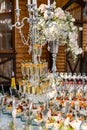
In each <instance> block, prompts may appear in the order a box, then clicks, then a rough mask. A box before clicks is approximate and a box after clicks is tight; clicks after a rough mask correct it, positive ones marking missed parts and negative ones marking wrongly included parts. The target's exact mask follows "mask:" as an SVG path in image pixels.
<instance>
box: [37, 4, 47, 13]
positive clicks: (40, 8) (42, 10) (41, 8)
mask: <svg viewBox="0 0 87 130" xmlns="http://www.w3.org/2000/svg"><path fill="white" fill-rule="evenodd" d="M46 7H47V5H46V4H41V5H40V6H39V8H38V10H39V11H41V13H44V12H45V11H46Z"/></svg>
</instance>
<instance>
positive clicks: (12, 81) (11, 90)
mask: <svg viewBox="0 0 87 130" xmlns="http://www.w3.org/2000/svg"><path fill="white" fill-rule="evenodd" d="M10 94H11V96H13V95H14V96H17V95H18V92H17V89H16V82H15V75H14V72H12V77H11V87H10Z"/></svg>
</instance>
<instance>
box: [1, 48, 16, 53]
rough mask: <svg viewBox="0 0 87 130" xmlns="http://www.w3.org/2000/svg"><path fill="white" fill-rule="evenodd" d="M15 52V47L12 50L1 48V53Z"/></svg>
mask: <svg viewBox="0 0 87 130" xmlns="http://www.w3.org/2000/svg"><path fill="white" fill-rule="evenodd" d="M13 52H14V50H13V49H11V50H0V54H1V53H13Z"/></svg>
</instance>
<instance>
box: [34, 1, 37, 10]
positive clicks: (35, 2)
mask: <svg viewBox="0 0 87 130" xmlns="http://www.w3.org/2000/svg"><path fill="white" fill-rule="evenodd" d="M33 4H35V8H36V9H37V0H33Z"/></svg>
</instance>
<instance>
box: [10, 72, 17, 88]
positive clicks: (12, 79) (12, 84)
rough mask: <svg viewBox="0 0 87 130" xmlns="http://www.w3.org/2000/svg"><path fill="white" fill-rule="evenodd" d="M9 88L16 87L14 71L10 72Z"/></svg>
mask: <svg viewBox="0 0 87 130" xmlns="http://www.w3.org/2000/svg"><path fill="white" fill-rule="evenodd" d="M11 88H15V89H16V83H15V76H14V72H12V77H11Z"/></svg>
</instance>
